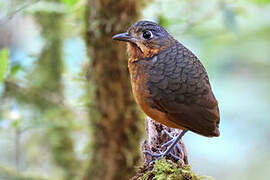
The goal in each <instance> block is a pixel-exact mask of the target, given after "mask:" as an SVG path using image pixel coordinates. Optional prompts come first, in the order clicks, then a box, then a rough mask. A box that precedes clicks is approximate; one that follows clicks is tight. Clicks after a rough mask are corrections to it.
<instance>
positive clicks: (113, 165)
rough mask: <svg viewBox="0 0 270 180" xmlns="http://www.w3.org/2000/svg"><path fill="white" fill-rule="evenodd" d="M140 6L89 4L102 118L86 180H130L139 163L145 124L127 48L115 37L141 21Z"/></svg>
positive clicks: (131, 0)
mask: <svg viewBox="0 0 270 180" xmlns="http://www.w3.org/2000/svg"><path fill="white" fill-rule="evenodd" d="M139 3H140V1H135V0H119V1H114V0H88V5H87V11H86V24H87V27H86V42H87V46H88V53H89V57H90V59H91V70H92V71H91V75H90V76H91V80H92V82H93V83H94V84H95V87H96V88H95V92H94V94H95V95H94V101H95V105H96V110H97V111H98V113H99V115H98V117H96V116H95V117H94V116H93V114H92V113H90V122H91V127H92V129H93V139H91V141H92V147H93V149H91V150H92V156H91V158H90V161H89V165H88V168H87V171H86V173H85V176H84V179H85V180H88V179H91V180H95V179H102V180H111V179H117V180H118V179H119V180H120V179H128V178H129V177H132V175H133V174H134V172H135V171H134V166H135V165H136V164H137V163H138V161H139V159H140V156H139V140H140V135H141V130H140V128H139V125H138V124H139V123H142V122H141V120H140V118H139V116H138V112H137V110H136V104H135V103H134V100H133V97H132V94H131V90H130V82H129V78H128V77H129V75H128V71H127V57H126V56H125V54H126V53H125V47H123V46H122V45H119V44H118V43H117V42H113V41H112V35H113V34H115V33H119V32H121V31H125V30H126V29H127V28H128V27H129V26H130V25H131V24H132V23H134V21H136V20H137V18H138V16H139V13H138V7H139Z"/></svg>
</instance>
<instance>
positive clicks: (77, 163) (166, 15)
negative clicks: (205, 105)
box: [0, 0, 270, 180]
mask: <svg viewBox="0 0 270 180" xmlns="http://www.w3.org/2000/svg"><path fill="white" fill-rule="evenodd" d="M115 3H118V2H117V1H115ZM127 5H128V4H127ZM86 6H87V1H86V0H61V1H49V0H47V1H46V0H25V1H20V0H0V81H1V82H0V96H1V98H0V179H3V180H4V179H23V178H25V179H30V178H32V179H42V178H43V179H68V178H66V177H72V176H73V175H74V173H75V174H76V176H74V177H76V178H77V179H79V177H80V175H81V174H84V172H83V171H85V170H86V168H85V166H84V164H85V162H86V161H87V160H88V158H89V151H91V146H89V142H90V141H91V135H90V134H91V126H90V125H89V111H88V108H89V106H91V104H94V103H95V102H93V99H92V98H91V97H89V96H91V93H88V94H87V92H89V91H91V89H92V88H91V84H90V88H89V86H88V83H87V79H86V78H85V74H86V72H87V71H89V70H88V63H89V61H90V62H91V57H88V55H87V46H86V44H85V40H84V39H85V35H84V28H85V17H84V15H85V13H84V12H85V9H86ZM90 6H91V1H90ZM107 11H110V9H107ZM140 12H141V14H142V16H141V18H140V19H147V20H153V21H156V22H159V23H160V24H161V25H162V26H163V27H165V28H166V29H167V30H168V31H169V32H170V33H171V34H172V35H173V36H174V37H175V38H176V39H177V40H179V41H180V42H182V43H183V44H184V45H185V46H186V47H188V48H189V49H190V50H192V51H193V52H194V54H196V55H197V56H198V57H199V59H200V60H201V61H202V63H203V64H204V66H205V67H206V69H207V71H208V74H209V77H210V82H211V84H212V88H213V91H214V94H215V95H216V98H217V100H218V101H219V104H220V111H221V112H220V114H221V124H220V131H221V136H220V137H219V138H210V139H209V138H205V137H202V136H199V135H197V134H194V133H188V134H187V135H186V136H185V137H184V142H185V144H186V146H187V150H188V154H189V160H190V164H191V166H192V169H193V170H194V171H195V172H197V173H199V174H206V175H209V176H212V177H213V178H215V179H218V180H239V179H243V180H244V179H245V180H246V179H250V180H251V179H256V180H259V179H261V180H265V179H268V177H269V171H270V140H269V139H270V103H269V102H270V94H269V89H270V1H269V0H208V1H205V0H167V1H165V0H153V1H151V2H149V3H147V4H146V5H145V6H144V8H141V9H140ZM48 21H49V22H50V23H48ZM90 23H91V22H90ZM93 23H95V22H93ZM132 23H134V22H130V25H131V24H132ZM48 24H49V26H48ZM58 27H61V28H58ZM127 28H128V26H127V27H125V29H122V31H125V30H126V29H127ZM97 33H98V32H97ZM111 33H116V32H111ZM55 37H57V38H55ZM48 47H51V48H50V49H49V48H48ZM121 47H122V48H124V46H121ZM54 58H55V59H57V58H58V59H61V61H54V60H52V59H54ZM48 59H49V60H52V61H51V63H52V64H48V63H46V62H47V61H48ZM51 67H55V68H51ZM127 83H129V82H127ZM86 86H87V88H86ZM93 86H94V85H93ZM93 88H94V87H93ZM86 94H87V95H86ZM89 94H90V95H89ZM90 116H91V112H90ZM141 124H142V128H143V122H142V123H141ZM142 139H143V136H142ZM63 144H64V146H63ZM63 148H64V150H63ZM138 148H139V147H138ZM60 156H61V157H60ZM65 171H66V172H65ZM73 171H74V172H73Z"/></svg>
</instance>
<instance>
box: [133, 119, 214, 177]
mask: <svg viewBox="0 0 270 180" xmlns="http://www.w3.org/2000/svg"><path fill="white" fill-rule="evenodd" d="M165 131H167V132H168V133H169V134H170V135H171V136H176V135H177V134H179V133H180V132H181V130H178V129H174V128H169V127H167V126H164V125H162V124H160V123H158V122H156V121H154V120H152V119H151V118H149V117H147V118H146V132H147V138H146V139H145V140H144V142H143V143H142V152H144V151H150V152H151V153H161V152H164V151H165V149H166V147H165V146H164V147H162V145H163V144H164V143H166V142H168V141H169V140H170V139H171V138H170V137H169V136H168V133H165ZM178 145H179V146H180V147H181V149H182V152H180V151H178V150H177V149H175V150H174V154H175V155H176V156H178V157H179V158H180V159H179V160H177V159H175V158H174V157H172V156H168V157H166V158H162V159H161V160H156V161H155V163H151V162H153V161H154V160H155V158H154V157H152V156H150V155H148V154H146V153H142V157H143V166H142V167H140V169H139V171H138V173H137V174H136V175H135V176H134V177H133V178H131V180H152V179H155V180H205V179H212V178H211V177H208V176H199V175H197V174H195V173H194V172H193V171H192V170H191V166H190V165H189V163H188V157H187V151H186V148H185V145H184V143H183V141H182V140H180V141H179V142H178Z"/></svg>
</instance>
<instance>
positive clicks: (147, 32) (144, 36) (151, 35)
mask: <svg viewBox="0 0 270 180" xmlns="http://www.w3.org/2000/svg"><path fill="white" fill-rule="evenodd" d="M152 37H153V34H152V32H151V31H144V32H143V38H144V39H150V38H152Z"/></svg>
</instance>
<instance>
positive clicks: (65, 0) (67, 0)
mask: <svg viewBox="0 0 270 180" xmlns="http://www.w3.org/2000/svg"><path fill="white" fill-rule="evenodd" d="M61 2H62V3H64V4H66V5H68V6H71V7H72V6H74V5H75V4H76V3H77V2H78V0H61Z"/></svg>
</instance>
